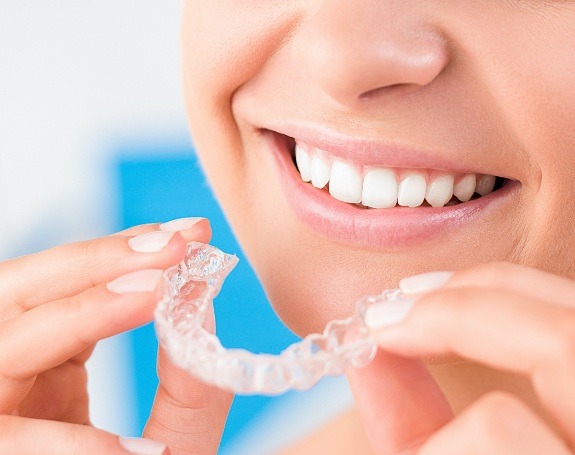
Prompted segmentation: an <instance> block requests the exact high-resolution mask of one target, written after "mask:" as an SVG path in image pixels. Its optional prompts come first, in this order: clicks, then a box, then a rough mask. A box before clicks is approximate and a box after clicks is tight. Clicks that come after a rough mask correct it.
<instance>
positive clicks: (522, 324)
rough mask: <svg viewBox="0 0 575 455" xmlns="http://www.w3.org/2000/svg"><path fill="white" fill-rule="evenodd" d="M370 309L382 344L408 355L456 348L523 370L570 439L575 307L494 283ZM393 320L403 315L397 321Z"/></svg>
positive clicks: (573, 435) (573, 436)
mask: <svg viewBox="0 0 575 455" xmlns="http://www.w3.org/2000/svg"><path fill="white" fill-rule="evenodd" d="M410 307H411V306H410V305H409V304H408V305H406V306H404V307H401V304H397V305H396V304H387V305H385V304H384V305H381V306H374V307H372V308H371V309H370V310H369V311H368V314H367V316H366V322H367V324H368V325H369V326H370V327H371V328H372V330H373V334H374V336H375V338H376V339H377V341H378V343H379V345H380V346H381V347H382V348H383V349H385V350H389V351H391V352H394V353H396V354H400V355H404V356H408V357H421V356H436V355H446V354H457V355H458V356H461V357H464V358H466V359H469V360H473V361H476V362H480V363H483V364H486V365H489V366H491V367H495V368H499V369H503V370H511V371H513V372H515V373H522V374H525V375H527V376H528V377H529V378H530V379H531V381H532V383H533V386H534V389H535V391H536V393H537V395H538V397H539V399H540V401H541V403H542V405H543V406H544V407H545V408H546V409H547V410H549V411H550V415H551V417H552V418H553V419H554V421H555V422H556V423H557V424H558V425H559V427H561V428H562V430H563V431H564V432H565V434H566V436H567V437H568V438H570V440H571V441H572V442H575V428H574V427H573V425H572V422H574V421H575V395H574V394H573V383H574V381H575V312H574V311H573V310H572V309H570V308H567V307H565V306H560V305H552V304H546V303H544V302H539V301H534V300H530V299H526V298H524V297H522V296H518V295H516V294H510V293H506V292H502V291H495V290H491V289H487V290H486V289H477V288H451V289H449V288H447V289H443V290H440V291H435V292H432V293H429V294H426V295H424V296H422V297H421V298H419V299H418V300H417V302H416V303H415V305H414V306H413V307H411V310H410V311H406V310H409V308H410ZM398 319H401V320H399V321H398Z"/></svg>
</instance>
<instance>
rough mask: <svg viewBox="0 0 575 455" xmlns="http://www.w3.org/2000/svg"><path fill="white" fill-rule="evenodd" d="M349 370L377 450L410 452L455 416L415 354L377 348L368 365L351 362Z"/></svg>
mask: <svg viewBox="0 0 575 455" xmlns="http://www.w3.org/2000/svg"><path fill="white" fill-rule="evenodd" d="M347 376H348V379H349V382H350V386H351V390H352V392H353V395H354V398H355V401H356V405H357V409H358V411H359V413H360V415H361V416H362V419H363V421H364V427H365V429H366V432H367V435H368V438H369V441H370V443H371V446H372V447H373V448H374V450H375V452H376V453H378V454H400V453H410V452H409V450H410V449H414V448H417V447H419V446H420V445H421V444H422V443H423V442H424V441H426V440H427V439H428V438H429V437H430V436H431V434H433V433H434V432H435V431H437V430H438V429H439V428H441V427H442V426H443V425H445V424H446V423H447V422H448V421H449V420H450V419H451V418H452V417H453V413H452V412H451V408H450V407H449V404H448V403H447V400H446V398H445V396H444V395H443V393H442V392H441V390H440V389H439V386H438V385H437V383H436V382H435V381H434V380H433V378H432V377H431V375H430V373H429V372H428V371H427V369H426V368H425V365H424V364H423V363H422V362H420V361H418V360H410V359H405V358H402V357H398V356H395V355H393V354H389V353H384V352H382V351H380V352H379V353H378V354H377V356H376V358H375V360H374V361H373V362H371V363H370V365H368V366H367V367H366V368H361V369H353V368H350V369H349V370H348V371H347ZM413 453H415V452H413ZM462 453H463V452H462Z"/></svg>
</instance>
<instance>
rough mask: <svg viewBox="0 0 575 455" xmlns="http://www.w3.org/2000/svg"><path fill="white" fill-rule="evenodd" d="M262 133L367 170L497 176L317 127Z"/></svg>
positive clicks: (288, 126)
mask: <svg viewBox="0 0 575 455" xmlns="http://www.w3.org/2000/svg"><path fill="white" fill-rule="evenodd" d="M265 129H266V130H270V131H274V132H276V133H280V134H283V135H284V136H288V137H290V138H293V139H294V140H295V142H296V143H304V144H306V145H308V146H310V147H314V148H318V149H320V150H323V151H324V152H326V153H328V154H330V155H331V156H333V157H334V158H341V159H343V160H349V161H352V162H354V163H357V164H361V165H366V166H384V167H395V168H414V169H432V170H440V171H446V172H453V173H467V174H469V173H477V174H489V175H496V174H493V173H492V170H491V171H490V170H489V169H484V168H482V167H481V166H480V165H478V164H470V163H468V162H462V161H456V160H453V158H452V157H453V153H451V154H449V155H450V156H445V155H446V154H442V153H441V152H431V151H429V150H425V149H424V148H420V147H417V146H416V145H412V144H405V143H400V142H391V141H387V140H382V139H380V138H377V139H374V138H370V137H361V136H360V137H358V136H357V135H354V136H350V135H348V134H346V133H343V132H340V131H337V130H334V129H331V128H327V127H325V126H323V125H318V124H315V125H311V124H299V123H295V122H293V123H292V122H289V123H288V122H284V123H282V124H279V125H273V126H266V127H265ZM498 176H500V177H506V176H504V175H498Z"/></svg>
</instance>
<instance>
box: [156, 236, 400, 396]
mask: <svg viewBox="0 0 575 455" xmlns="http://www.w3.org/2000/svg"><path fill="white" fill-rule="evenodd" d="M237 262H238V259H237V257H236V256H232V255H229V254H226V253H223V252H222V251H220V250H218V249H217V248H215V247H213V246H211V245H205V244H202V243H198V242H192V243H189V244H188V251H187V256H186V258H185V259H184V261H182V262H181V263H180V264H179V265H178V266H175V267H172V268H170V269H168V270H166V272H164V276H163V278H164V283H163V298H162V300H161V301H160V302H159V303H158V306H157V308H156V312H155V320H156V330H157V333H158V337H159V339H160V342H161V343H162V345H163V346H164V348H165V349H166V351H167V352H168V354H169V355H170V357H171V358H172V361H173V362H174V363H175V364H176V365H178V366H179V367H181V368H183V369H184V370H186V371H188V372H189V373H192V374H193V375H195V376H197V377H199V378H200V379H201V380H203V381H204V382H207V383H210V384H213V385H216V386H218V387H221V388H224V389H228V390H231V391H233V392H235V393H240V394H264V395H275V394H279V393H282V392H285V391H287V390H290V389H298V390H305V389H309V388H310V387H312V386H313V385H314V384H316V383H317V382H318V381H319V380H320V379H321V378H322V377H323V376H326V375H338V374H341V373H343V372H344V370H345V369H346V367H348V366H349V365H351V366H355V367H361V366H365V365H367V364H368V363H369V362H370V361H371V360H372V359H373V357H374V356H375V352H376V343H375V341H374V340H373V339H372V338H371V337H370V336H369V333H368V330H367V328H366V326H365V323H364V315H365V310H366V309H367V307H368V306H369V305H371V304H372V303H374V302H378V301H382V300H383V301H391V300H398V299H401V298H402V295H401V292H400V291H398V290H394V291H385V292H384V293H382V294H381V295H378V296H373V297H364V298H362V299H361V300H359V301H358V302H357V304H356V309H355V313H354V314H353V316H352V317H350V318H348V319H345V320H338V321H332V322H330V323H329V324H328V325H327V326H326V328H325V330H324V332H323V333H322V334H311V335H308V336H307V337H305V338H304V339H303V340H302V341H300V342H298V343H294V344H293V345H291V346H289V347H288V348H287V349H285V350H284V351H282V352H281V354H280V355H270V354H259V355H256V354H253V353H251V352H248V351H246V350H243V349H230V350H227V349H225V348H224V347H223V346H222V345H221V343H220V341H219V339H218V338H217V337H216V336H215V335H213V334H211V333H209V332H208V331H207V330H206V329H205V328H204V322H205V321H206V317H212V316H211V314H212V305H213V299H214V298H215V297H216V295H217V294H218V292H219V291H220V288H221V286H222V283H223V281H224V279H225V278H226V276H227V275H228V273H229V272H230V271H231V270H232V269H233V268H234V267H235V265H236V264H237Z"/></svg>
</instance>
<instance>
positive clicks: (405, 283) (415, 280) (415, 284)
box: [399, 272, 453, 294]
mask: <svg viewBox="0 0 575 455" xmlns="http://www.w3.org/2000/svg"><path fill="white" fill-rule="evenodd" d="M452 275H453V272H429V273H421V274H419V275H413V276H410V277H407V278H404V279H402V280H401V281H400V282H399V287H400V289H401V290H402V291H403V292H404V293H405V294H420V293H422V292H429V291H433V290H435V289H439V288H440V287H442V286H443V285H444V284H445V283H447V282H448V281H449V279H450V278H451V276H452Z"/></svg>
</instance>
